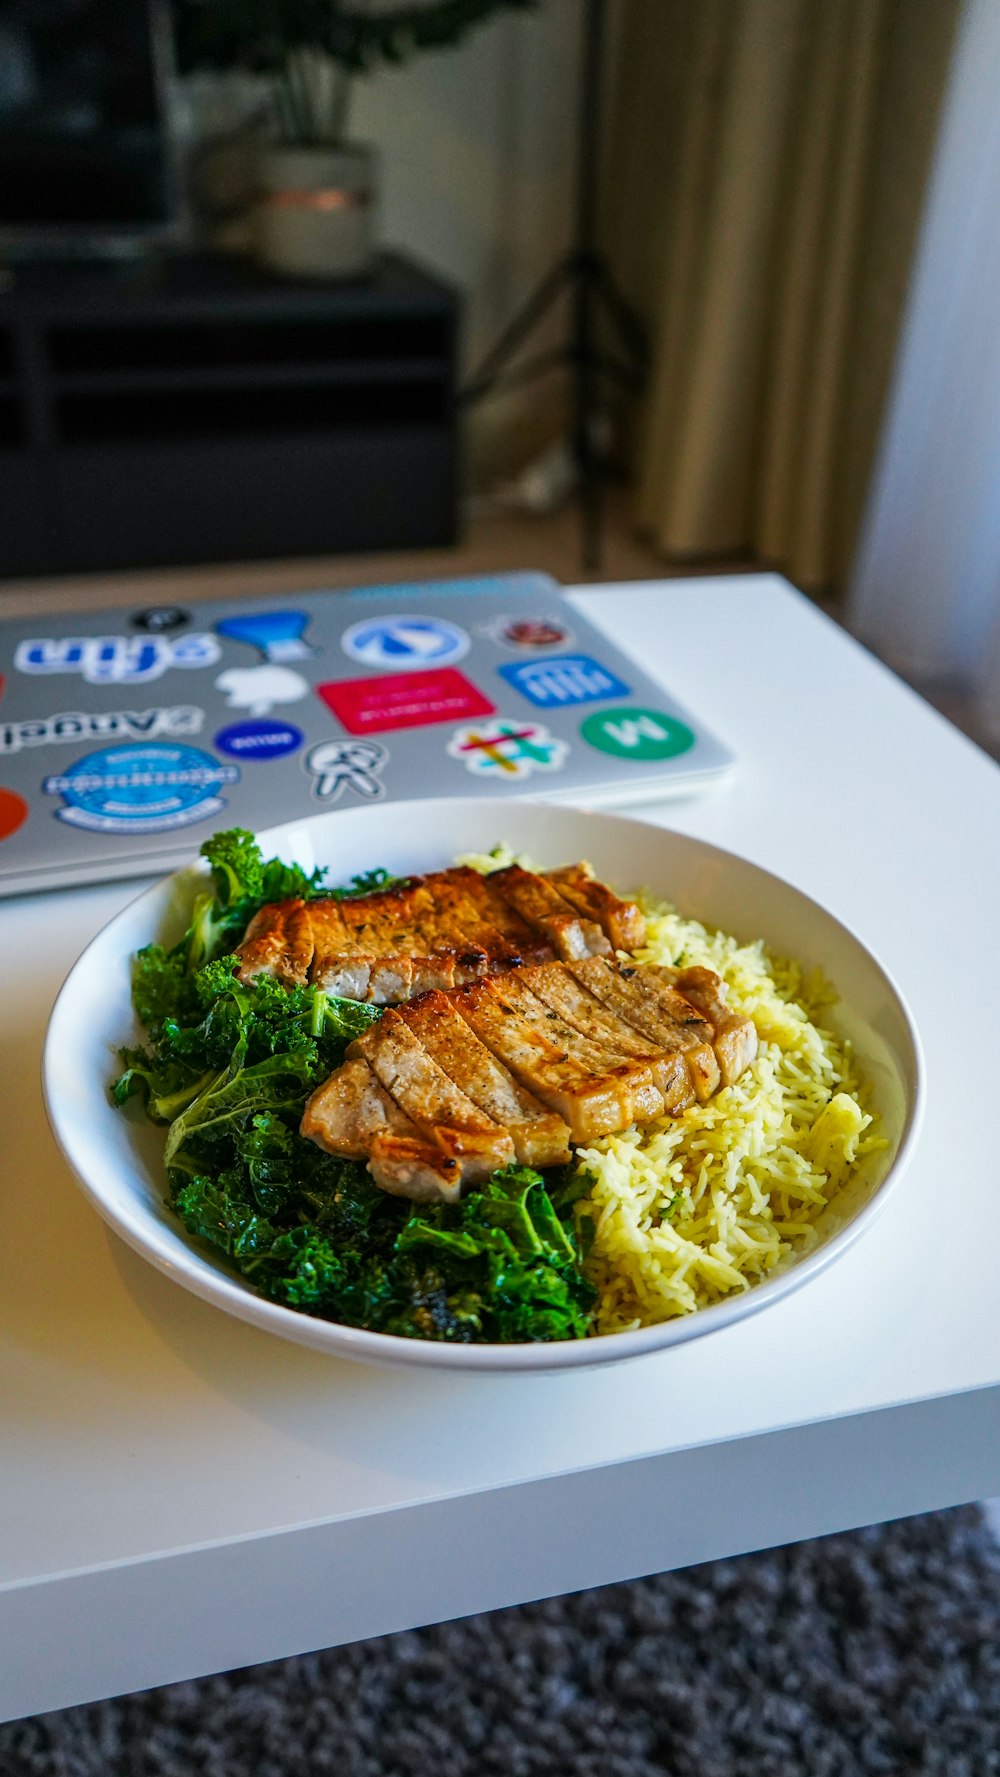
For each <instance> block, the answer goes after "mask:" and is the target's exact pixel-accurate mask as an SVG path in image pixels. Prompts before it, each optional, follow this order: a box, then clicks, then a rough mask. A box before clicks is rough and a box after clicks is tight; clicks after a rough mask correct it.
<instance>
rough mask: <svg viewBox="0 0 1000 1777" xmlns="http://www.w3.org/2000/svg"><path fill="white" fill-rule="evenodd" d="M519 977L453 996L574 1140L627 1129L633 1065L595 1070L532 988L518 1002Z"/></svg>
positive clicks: (500, 1057)
mask: <svg viewBox="0 0 1000 1777" xmlns="http://www.w3.org/2000/svg"><path fill="white" fill-rule="evenodd" d="M514 981H516V976H509V975H499V976H497V975H494V976H490V977H489V979H488V980H486V981H480V982H479V983H477V985H476V986H475V987H466V988H462V989H461V990H460V991H459V992H458V993H456V994H455V996H454V998H455V1006H456V1009H457V1011H458V1012H460V1013H461V1016H462V1017H463V1018H464V1019H465V1021H466V1023H467V1024H470V1025H471V1026H472V1029H473V1030H474V1031H475V1033H476V1035H477V1036H478V1037H479V1038H480V1040H481V1041H482V1042H483V1043H485V1045H486V1047H487V1049H489V1050H490V1051H491V1053H492V1054H493V1055H495V1056H496V1057H497V1060H498V1061H501V1062H502V1063H503V1065H504V1067H506V1068H507V1069H508V1071H509V1072H510V1073H512V1074H513V1075H514V1078H515V1079H516V1080H519V1081H520V1083H521V1085H522V1086H524V1087H526V1088H527V1090H528V1091H529V1092H530V1093H531V1094H532V1096H533V1097H535V1098H539V1099H541V1101H542V1103H543V1104H545V1105H548V1106H549V1107H550V1109H551V1110H553V1111H555V1112H557V1113H558V1115H559V1116H560V1117H561V1118H562V1119H563V1121H564V1122H565V1123H567V1124H568V1125H569V1131H570V1139H571V1140H572V1141H574V1142H588V1141H593V1140H594V1139H595V1138H596V1137H597V1136H599V1135H613V1134H615V1132H616V1131H617V1130H619V1129H626V1128H627V1127H628V1125H629V1124H630V1123H631V1121H632V1117H633V1106H634V1093H633V1091H632V1079H631V1077H630V1071H629V1068H628V1067H627V1066H626V1067H621V1066H614V1067H612V1069H611V1070H610V1071H608V1070H605V1069H604V1068H600V1069H597V1070H595V1068H594V1067H593V1066H591V1065H589V1064H588V1063H587V1062H586V1061H584V1060H581V1059H580V1057H579V1056H578V1055H574V1054H571V1053H570V1052H569V1051H568V1050H567V1048H566V1047H565V1045H563V1044H562V1043H561V1041H560V1040H559V1033H558V1031H553V1023H552V1022H551V1021H550V1020H549V1019H548V1018H547V1017H546V1015H545V1013H546V1008H545V1007H543V1006H542V1005H541V1002H540V1001H538V1000H535V999H534V996H533V995H530V994H529V995H528V996H527V1001H526V1002H525V1001H524V1000H523V999H522V1000H521V1002H520V1004H518V1003H515V1000H514V997H513V995H512V993H511V991H510V990H511V985H512V983H513V982H514ZM533 1014H534V1015H533ZM550 1032H551V1033H552V1034H550ZM661 1103H662V1100H661Z"/></svg>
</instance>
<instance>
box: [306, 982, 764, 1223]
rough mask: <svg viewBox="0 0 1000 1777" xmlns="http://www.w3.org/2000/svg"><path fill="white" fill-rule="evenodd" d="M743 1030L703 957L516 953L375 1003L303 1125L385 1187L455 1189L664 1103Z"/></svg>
mask: <svg viewBox="0 0 1000 1777" xmlns="http://www.w3.org/2000/svg"><path fill="white" fill-rule="evenodd" d="M681 985H684V986H686V987H687V988H688V989H689V990H690V992H691V993H692V995H693V996H694V999H696V1000H698V1001H699V1002H700V1005H701V1007H702V1008H703V1009H702V1010H699V1007H698V1005H696V1004H695V1003H694V1002H693V1000H689V999H688V998H687V997H686V994H682V993H681V991H680V986H681ZM709 1012H711V1013H713V1014H714V1017H715V1018H716V1019H717V1020H718V1026H717V1027H716V1025H715V1024H714V1023H713V1022H712V1020H711V1019H710V1017H709V1015H708V1014H709ZM706 1037H707V1040H706ZM756 1041H757V1038H756V1031H755V1030H754V1027H753V1024H752V1021H751V1020H749V1019H746V1018H744V1017H742V1016H741V1015H739V1014H737V1013H734V1012H733V1011H732V1009H731V1007H729V1005H728V1003H727V1001H726V993H725V986H724V983H723V982H722V981H721V980H720V979H719V977H718V976H716V975H715V974H713V972H712V971H711V970H704V969H703V970H688V971H683V972H681V973H680V974H678V972H677V971H676V970H672V969H670V970H668V969H660V968H656V967H654V966H652V965H647V966H642V967H640V968H636V969H632V968H629V969H621V968H618V967H617V966H616V965H613V964H609V963H608V962H607V961H606V960H605V959H604V958H601V957H589V958H586V959H584V960H583V961H581V962H577V963H573V964H571V965H567V964H565V963H562V962H558V961H550V962H547V963H545V964H542V965H529V966H527V967H526V968H524V969H523V970H518V971H517V972H516V973H512V972H509V973H507V974H503V975H493V976H489V977H487V978H485V979H484V980H482V981H478V982H476V983H474V984H473V985H471V986H467V987H463V988H458V989H455V990H453V991H451V992H448V993H444V992H432V993H429V994H425V995H423V996H421V997H420V998H418V999H417V1000H414V1001H411V1002H409V1003H408V1004H407V1005H405V1006H403V1007H402V1008H401V1009H400V1010H399V1011H391V1010H390V1011H388V1012H386V1013H385V1014H384V1016H383V1017H382V1018H381V1019H380V1020H379V1023H378V1024H377V1025H374V1026H373V1027H372V1028H371V1029H370V1030H368V1031H366V1032H364V1033H363V1035H361V1036H360V1037H358V1038H356V1039H355V1041H354V1042H353V1043H352V1044H351V1046H350V1048H349V1049H348V1051H347V1060H346V1061H345V1062H344V1064H343V1066H342V1067H341V1068H340V1069H338V1070H337V1071H336V1072H335V1073H334V1074H332V1075H331V1077H330V1079H329V1080H327V1081H326V1082H325V1083H324V1085H323V1086H321V1087H320V1088H319V1089H318V1090H317V1091H316V1092H315V1093H314V1094H313V1096H312V1098H311V1099H310V1101H309V1104H308V1105H307V1107H306V1113H305V1116H304V1117H303V1121H302V1126H301V1127H302V1133H303V1134H304V1135H306V1136H309V1137H310V1138H311V1139H312V1140H314V1141H316V1142H318V1144H319V1145H320V1146H321V1147H325V1148H327V1149H328V1151H329V1152H331V1153H342V1154H348V1155H351V1156H354V1157H358V1158H360V1157H361V1156H362V1155H364V1154H367V1155H368V1157H369V1170H370V1171H371V1173H372V1176H373V1177H374V1178H375V1180H376V1182H377V1183H378V1184H380V1185H381V1186H382V1187H383V1189H385V1190H388V1191H392V1192H396V1193H397V1194H399V1195H402V1196H408V1197H419V1198H432V1199H435V1200H438V1201H442V1200H443V1201H447V1202H454V1201H455V1200H456V1199H457V1197H458V1196H459V1194H460V1192H461V1190H462V1188H463V1186H465V1185H468V1184H470V1183H474V1182H476V1181H477V1180H480V1179H482V1178H483V1176H484V1175H485V1174H487V1173H489V1172H492V1171H493V1170H494V1169H495V1168H496V1167H499V1166H503V1165H505V1164H508V1163H509V1162H510V1160H511V1158H513V1157H516V1158H517V1159H518V1160H520V1161H522V1163H524V1164H529V1165H536V1166H545V1165H555V1164H558V1163H560V1162H561V1161H563V1160H564V1159H565V1157H566V1153H567V1146H568V1143H569V1142H573V1143H576V1144H581V1143H586V1142H588V1141H592V1140H594V1139H595V1138H597V1137H599V1136H602V1135H612V1134H615V1133H617V1132H618V1131H620V1130H623V1129H626V1128H628V1127H629V1125H630V1124H632V1123H633V1122H640V1123H641V1122H646V1121H648V1120H649V1119H650V1118H651V1117H654V1116H657V1115H659V1114H661V1113H662V1112H663V1111H664V1109H666V1110H667V1111H669V1112H671V1113H672V1114H677V1113H678V1112H680V1111H681V1110H683V1109H684V1108H685V1107H686V1106H687V1105H689V1104H690V1103H691V1102H692V1099H693V1097H694V1095H695V1091H696V1090H698V1088H699V1087H700V1091H699V1096H707V1095H708V1092H709V1091H710V1090H714V1089H715V1087H717V1086H718V1084H719V1081H720V1077H722V1076H723V1074H724V1073H726V1072H729V1071H731V1070H732V1069H733V1068H736V1067H737V1066H738V1067H739V1069H740V1071H742V1069H743V1067H745V1066H746V1065H747V1063H748V1061H749V1060H750V1059H752V1056H753V1053H754V1052H755V1049H756ZM713 1043H715V1045H716V1047H720V1048H721V1050H722V1053H723V1060H722V1061H721V1062H720V1061H717V1060H716V1055H715V1052H714V1049H713V1047H712V1044H713ZM720 1070H722V1072H721V1073H720ZM734 1077H735V1076H734ZM695 1081H697V1083H698V1086H697V1087H696V1085H695ZM709 1081H711V1082H713V1084H712V1085H711V1086H710V1085H709ZM727 1083H728V1082H727Z"/></svg>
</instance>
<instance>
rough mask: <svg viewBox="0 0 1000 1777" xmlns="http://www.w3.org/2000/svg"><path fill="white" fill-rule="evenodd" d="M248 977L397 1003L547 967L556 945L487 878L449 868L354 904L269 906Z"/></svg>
mask: <svg viewBox="0 0 1000 1777" xmlns="http://www.w3.org/2000/svg"><path fill="white" fill-rule="evenodd" d="M239 954H240V957H241V967H240V978H241V980H244V981H246V980H250V979H251V978H252V977H253V976H254V975H258V974H261V973H265V972H266V973H268V974H272V975H275V976H277V978H278V979H279V980H281V981H284V982H285V983H286V984H287V985H288V986H302V985H304V984H305V983H306V982H309V983H313V984H315V985H316V986H319V987H322V988H324V989H325V990H326V992H327V993H332V994H337V995H339V996H340V997H342V998H344V999H354V1000H368V1001H370V1002H371V1003H372V1004H374V1005H396V1004H398V1003H399V1002H400V1001H402V1000H406V999H410V998H412V997H413V996H414V995H416V994H419V993H426V992H428V991H429V990H431V989H435V988H449V987H456V986H461V985H462V984H463V983H465V982H467V981H477V980H479V978H480V977H481V976H483V975H487V974H492V973H494V972H495V971H498V970H502V969H510V968H516V967H517V966H518V964H520V963H521V962H524V961H528V962H539V961H541V960H543V959H544V958H545V957H549V956H552V955H553V949H552V946H551V945H550V944H549V943H548V941H547V940H546V938H545V936H544V934H541V933H540V932H539V931H537V930H536V929H535V928H533V927H532V926H530V925H529V924H528V923H527V922H526V921H525V920H523V919H522V918H521V917H520V915H519V914H518V913H517V912H516V910H515V909H514V908H513V907H510V906H508V904H507V903H506V902H505V901H504V899H503V897H502V896H501V895H499V894H496V893H495V892H494V891H493V890H491V889H490V888H489V887H488V886H487V885H486V882H485V879H484V878H483V877H482V876H479V875H478V874H477V873H476V871H474V870H469V869H455V870H442V871H439V872H437V873H435V874H432V875H430V876H425V877H422V878H417V879H415V880H414V881H413V882H409V883H405V884H402V885H400V884H397V885H395V886H393V887H392V888H388V889H380V890H378V891H377V892H376V893H375V894H371V895H359V896H357V897H356V898H355V899H353V900H346V901H337V900H333V899H327V898H322V897H321V898H318V899H317V900H315V901H309V902H305V903H304V902H302V901H283V902H280V903H277V904H275V905H273V906H270V907H264V908H261V910H260V912H259V913H257V914H255V916H254V918H253V919H252V920H251V921H250V924H249V926H248V927H247V931H246V935H245V937H244V939H243V943H242V944H241V945H240V947H239Z"/></svg>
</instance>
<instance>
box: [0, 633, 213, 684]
mask: <svg viewBox="0 0 1000 1777" xmlns="http://www.w3.org/2000/svg"><path fill="white" fill-rule="evenodd" d="M221 652H222V650H221V649H220V647H219V644H218V642H217V641H216V638H215V636H210V635H203V634H201V633H200V632H198V633H195V632H191V633H190V634H186V635H179V636H176V635H148V636H141V635H140V636H55V637H53V636H40V637H32V636H29V637H27V638H26V639H25V640H24V641H23V642H18V644H17V647H16V649H15V650H14V665H15V667H16V668H17V670H18V672H19V673H79V674H80V676H81V678H83V679H86V681H87V684H88V685H140V684H142V683H144V682H145V681H147V680H150V679H159V678H162V676H163V674H164V673H165V672H169V671H170V669H171V668H172V667H197V666H214V665H215V663H216V661H217V660H218V659H219V657H220V655H221Z"/></svg>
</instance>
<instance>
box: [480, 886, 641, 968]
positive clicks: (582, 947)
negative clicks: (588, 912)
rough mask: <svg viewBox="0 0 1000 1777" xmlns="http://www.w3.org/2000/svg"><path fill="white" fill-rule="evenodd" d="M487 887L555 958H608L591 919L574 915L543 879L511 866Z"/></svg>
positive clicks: (604, 942)
mask: <svg viewBox="0 0 1000 1777" xmlns="http://www.w3.org/2000/svg"><path fill="white" fill-rule="evenodd" d="M487 881H488V883H489V885H490V888H491V889H492V890H494V891H495V893H497V894H499V895H502V897H503V899H504V900H505V901H507V902H508V903H509V905H510V906H511V907H513V908H514V909H515V911H516V912H517V913H519V914H520V915H521V917H522V918H523V919H525V920H527V922H528V924H529V925H531V926H534V928H535V930H536V931H538V932H540V933H541V935H542V937H543V938H545V939H546V940H547V942H548V943H549V944H550V945H551V946H552V949H553V950H554V951H555V953H556V955H557V956H561V957H565V958H566V959H567V960H569V959H570V958H572V957H580V956H607V955H609V954H610V951H611V945H610V944H609V943H608V940H607V938H606V937H605V936H604V933H603V932H602V930H601V928H600V926H599V925H597V924H596V922H595V921H594V920H593V919H589V918H587V917H586V916H584V915H582V914H580V913H578V912H577V910H576V908H575V907H573V906H571V905H570V903H569V902H568V901H567V900H565V899H564V898H563V896H562V895H561V894H560V893H559V890H558V889H557V888H556V887H555V885H554V883H552V882H550V881H549V880H548V879H547V878H546V877H544V876H535V875H534V874H533V872H532V871H530V870H522V868H521V866H520V864H510V865H508V866H507V868H506V869H505V870H493V871H491V872H490V875H489V876H488V877H487Z"/></svg>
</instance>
